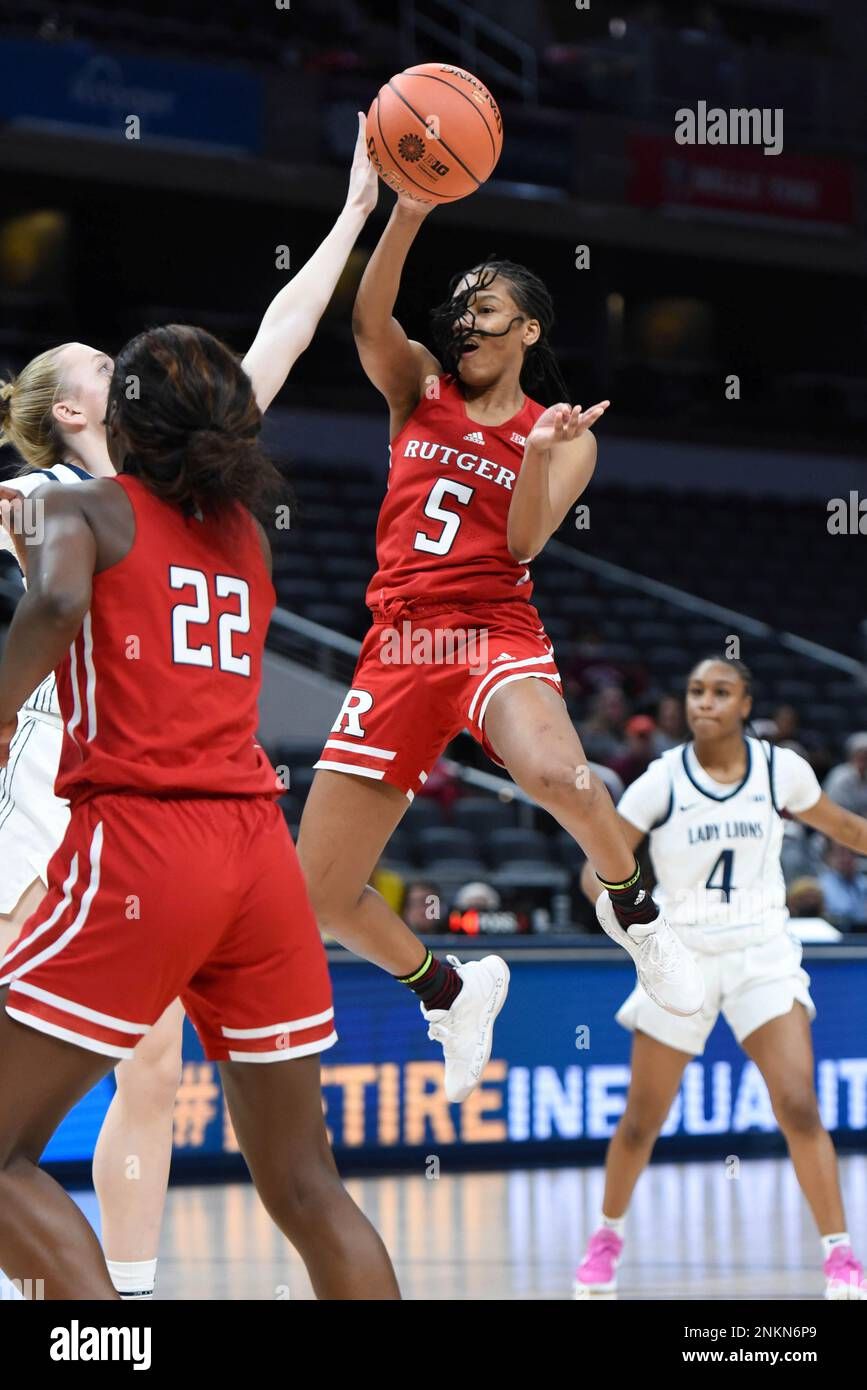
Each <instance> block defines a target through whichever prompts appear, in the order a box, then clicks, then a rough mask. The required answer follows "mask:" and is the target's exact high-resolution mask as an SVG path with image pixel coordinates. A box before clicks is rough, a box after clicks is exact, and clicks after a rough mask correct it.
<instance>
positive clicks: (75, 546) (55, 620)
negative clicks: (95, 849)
mask: <svg viewBox="0 0 867 1390" xmlns="http://www.w3.org/2000/svg"><path fill="white" fill-rule="evenodd" d="M88 486H90V485H88ZM79 491H80V489H79V488H77V487H64V486H63V485H62V484H61V483H54V484H48V486H47V487H45V488H44V489H43V490H42V491H41V493H40V497H39V502H40V505H41V508H42V527H43V529H42V537H41V540H40V541H39V542H38V543H37V542H35V541H30V542H28V545H27V583H28V587H27V592H26V593H25V594H24V595H23V596H22V598H21V599H20V600H19V602H18V605H17V607H16V609H15V616H14V617H13V619H12V624H11V626H10V628H9V635H8V637H7V638H6V645H5V647H4V649H3V656H2V659H0V767H5V766H6V763H7V761H8V758H9V744H10V742H11V740H12V736H13V734H14V732H15V728H16V724H17V714H18V710H19V709H20V708H21V706H22V705H23V704H24V701H25V700H26V699H27V697H28V695H30V694H31V693H32V692H33V691H34V690H35V689H36V688H37V686H38V685H39V683H40V681H42V680H44V679H45V677H46V676H47V675H48V673H49V671H53V670H54V668H55V667H56V666H58V665H59V664H60V662H61V661H62V659H63V657H64V656H65V654H66V652H67V651H68V649H69V646H70V644H71V643H72V641H73V640H74V638H75V636H76V634H77V632H78V629H79V628H80V627H81V622H82V619H83V617H84V615H85V613H86V612H87V610H88V608H89V607H90V595H91V587H92V584H93V571H94V566H95V564H96V537H95V535H94V533H93V530H92V529H91V526H90V524H89V522H88V521H87V518H86V516H85V513H84V507H83V504H82V503H81V501H79V500H78V499H77V498H76V494H77V493H78V492H79Z"/></svg>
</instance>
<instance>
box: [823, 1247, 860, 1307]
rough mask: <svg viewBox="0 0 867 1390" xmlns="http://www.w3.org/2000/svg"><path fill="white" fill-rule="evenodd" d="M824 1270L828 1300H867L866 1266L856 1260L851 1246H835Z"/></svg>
mask: <svg viewBox="0 0 867 1390" xmlns="http://www.w3.org/2000/svg"><path fill="white" fill-rule="evenodd" d="M822 1269H823V1270H824V1272H825V1297H826V1298H832V1299H844V1298H848V1299H865V1300H867V1280H865V1278H864V1266H863V1265H862V1264H861V1261H860V1260H856V1259H855V1256H854V1254H853V1253H852V1247H851V1245H837V1246H835V1248H834V1249H833V1250H832V1251H831V1253H830V1255H829V1256H828V1258H827V1260H826V1261H825V1263H824V1264H823V1266H822Z"/></svg>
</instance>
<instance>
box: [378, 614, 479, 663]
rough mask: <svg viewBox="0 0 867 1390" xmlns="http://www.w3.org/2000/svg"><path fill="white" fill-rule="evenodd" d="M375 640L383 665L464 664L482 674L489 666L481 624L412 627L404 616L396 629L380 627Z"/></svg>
mask: <svg viewBox="0 0 867 1390" xmlns="http://www.w3.org/2000/svg"><path fill="white" fill-rule="evenodd" d="M379 641H380V651H379V659H380V661H381V662H382V663H383V665H385V666H466V667H467V670H468V672H469V674H470V675H471V676H479V675H484V674H485V673H486V671H487V670H488V667H489V662H488V629H487V628H484V627H482V628H476V627H469V628H461V627H428V626H427V625H426V624H425V625H423V626H422V625H418V626H416V627H413V624H412V623H411V622H410V621H409V619H407V618H405V619H404V621H403V622H402V623H401V625H400V630H399V631H398V629H397V628H394V627H384V628H383V629H382V631H381V633H380V634H379Z"/></svg>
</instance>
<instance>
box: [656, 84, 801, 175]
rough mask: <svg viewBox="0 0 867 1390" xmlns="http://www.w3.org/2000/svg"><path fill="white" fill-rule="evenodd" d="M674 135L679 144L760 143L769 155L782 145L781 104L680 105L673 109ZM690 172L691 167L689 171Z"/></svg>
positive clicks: (701, 102) (701, 103)
mask: <svg viewBox="0 0 867 1390" xmlns="http://www.w3.org/2000/svg"><path fill="white" fill-rule="evenodd" d="M674 138H675V141H676V142H677V144H678V145H761V146H762V149H763V150H764V153H765V154H766V155H774V154H779V153H780V151H781V150H782V148H783V108H782V107H781V106H775V107H770V106H762V107H759V106H751V107H744V106H741V107H737V108H734V107H732V108H731V109H730V110H728V111H726V110H724V109H723V108H722V107H720V106H712V107H710V108H708V104H707V102H706V101H700V102H698V103H697V105H696V108H695V110H694V111H693V110H692V108H691V107H688V106H681V107H680V108H679V109H678V110H677V111H675V113H674ZM686 172H687V173H688V172H689V171H686Z"/></svg>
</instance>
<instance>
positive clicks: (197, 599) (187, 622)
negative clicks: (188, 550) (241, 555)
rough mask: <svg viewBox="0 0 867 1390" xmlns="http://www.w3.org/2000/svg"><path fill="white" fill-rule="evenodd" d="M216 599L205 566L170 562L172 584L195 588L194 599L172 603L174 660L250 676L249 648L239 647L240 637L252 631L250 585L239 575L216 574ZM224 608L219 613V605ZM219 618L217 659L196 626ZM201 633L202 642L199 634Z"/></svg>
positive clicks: (231, 673)
mask: <svg viewBox="0 0 867 1390" xmlns="http://www.w3.org/2000/svg"><path fill="white" fill-rule="evenodd" d="M213 584H214V596H213V600H212V596H211V590H210V583H209V580H208V576H207V575H206V574H204V573H203V571H202V570H195V569H188V568H187V567H186V566H184V565H170V566H169V587H170V588H171V589H176V590H183V589H190V590H192V596H193V599H194V601H193V602H192V603H176V604H173V606H172V661H173V662H174V663H175V665H176V666H206V667H214V666H217V668H218V669H219V670H221V671H225V672H226V673H227V674H229V675H234V676H249V675H250V668H251V657H250V653H249V651H246V652H242V651H239V650H238V647H239V638H240V637H241V636H242V635H243V634H246V633H249V631H250V586H249V584H248V583H247V581H246V579H241V578H239V577H238V575H231V574H217V575H214V576H213ZM218 607H219V608H221V610H222V611H220V612H219V614H217V608H218ZM214 617H216V619H217V652H216V661H215V659H214V656H215V653H214V648H213V645H212V644H211V643H210V642H206V641H205V640H204V633H202V632H201V631H200V632H199V633H198V634H196V633H195V628H197V627H198V628H200V629H201V628H204V627H208V626H210V624H211V622H212V619H213V618H214ZM196 636H198V637H199V639H200V640H199V641H198V643H196V642H195V640H194V639H195V637H196Z"/></svg>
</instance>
